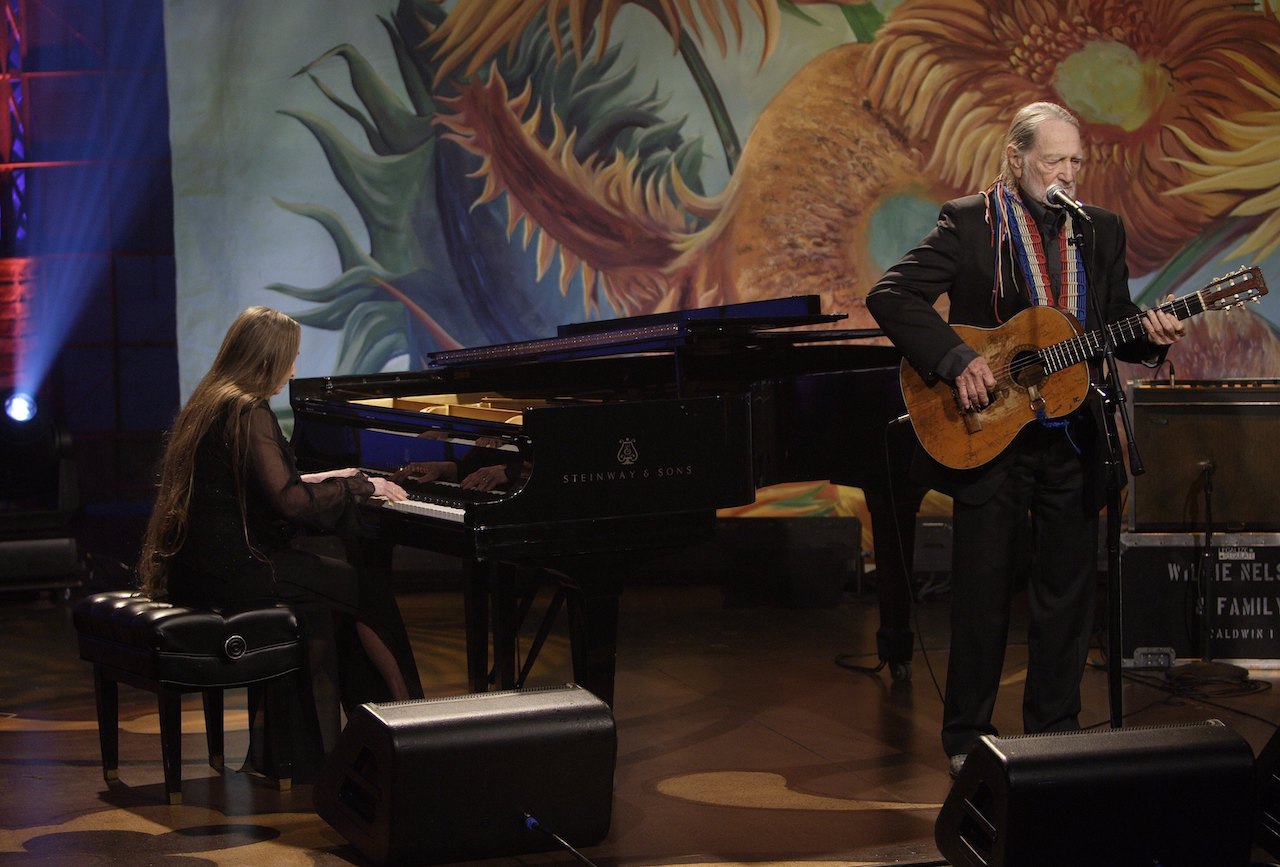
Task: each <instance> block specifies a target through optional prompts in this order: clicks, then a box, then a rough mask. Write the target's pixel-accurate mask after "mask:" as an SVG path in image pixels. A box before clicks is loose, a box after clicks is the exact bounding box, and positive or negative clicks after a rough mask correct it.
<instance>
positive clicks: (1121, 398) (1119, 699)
mask: <svg viewBox="0 0 1280 867" xmlns="http://www.w3.org/2000/svg"><path fill="white" fill-rule="evenodd" d="M1073 225H1074V221H1073ZM1091 225H1092V224H1091ZM1075 241H1076V244H1077V246H1079V247H1080V248H1081V250H1082V251H1083V250H1084V247H1085V243H1084V236H1083V235H1082V234H1081V233H1080V232H1078V231H1077V232H1076V236H1075ZM1088 253H1089V255H1088V256H1082V257H1081V258H1082V261H1083V262H1084V263H1085V266H1084V267H1085V285H1086V286H1087V287H1088V289H1087V293H1088V298H1089V311H1090V313H1091V314H1092V316H1093V317H1094V319H1095V321H1096V325H1097V326H1100V328H1098V331H1099V332H1100V333H1101V334H1102V345H1103V353H1102V354H1103V376H1104V382H1103V384H1102V386H1101V387H1098V386H1095V387H1094V388H1095V390H1096V391H1097V392H1098V394H1099V396H1100V399H1101V400H1102V409H1103V412H1102V418H1103V427H1104V430H1105V438H1106V453H1105V460H1106V484H1107V530H1106V532H1107V536H1106V539H1107V697H1108V706H1109V708H1110V711H1111V727H1112V728H1113V729H1118V728H1120V727H1121V726H1122V725H1123V724H1124V698H1123V694H1122V689H1121V687H1122V684H1123V673H1122V671H1123V670H1122V657H1121V653H1122V650H1121V646H1120V645H1121V642H1122V641H1123V635H1124V632H1123V629H1122V625H1123V621H1124V601H1123V597H1122V594H1121V577H1120V492H1121V490H1122V489H1123V487H1124V459H1123V457H1122V455H1121V452H1120V440H1119V431H1118V430H1117V428H1116V419H1115V417H1116V415H1117V414H1119V416H1120V420H1121V422H1122V423H1123V425H1124V430H1125V435H1126V437H1127V439H1128V442H1129V468H1130V471H1131V472H1132V473H1133V474H1134V475H1135V476H1138V475H1141V474H1142V473H1144V472H1146V467H1145V466H1144V465H1143V463H1142V456H1141V455H1140V454H1139V452H1138V445H1137V441H1136V440H1135V438H1134V435H1133V422H1132V420H1131V419H1130V418H1129V412H1128V408H1127V406H1126V398H1125V392H1124V388H1123V386H1122V385H1121V383H1120V368H1119V367H1118V365H1117V364H1116V354H1115V350H1116V345H1115V340H1114V338H1113V337H1112V335H1111V330H1110V328H1109V327H1108V325H1107V320H1106V318H1105V317H1104V314H1103V307H1102V304H1101V302H1100V301H1099V298H1098V295H1099V292H1100V289H1101V287H1099V285H1098V284H1097V282H1096V281H1095V280H1094V269H1093V267H1092V265H1093V255H1094V253H1095V250H1094V248H1093V247H1089V249H1088ZM1126 288H1127V287H1126Z"/></svg>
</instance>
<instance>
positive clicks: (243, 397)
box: [138, 307, 302, 596]
mask: <svg viewBox="0 0 1280 867" xmlns="http://www.w3.org/2000/svg"><path fill="white" fill-rule="evenodd" d="M301 339H302V330H301V328H299V326H298V323H297V322H295V321H293V320H292V319H290V318H289V317H288V316H286V315H285V314H283V313H281V312H279V311H278V310H272V309H271V308H269V307H250V308H249V309H247V310H245V311H244V312H243V313H241V314H240V315H239V316H237V317H236V320H235V322H233V323H231V327H230V328H228V329H227V334H226V336H225V337H223V338H222V346H221V348H219V349H218V355H217V357H216V358H215V359H214V360H213V366H212V367H210V368H209V372H208V373H206V374H205V375H204V378H203V379H201V380H200V382H199V384H198V385H196V387H195V390H194V391H193V392H192V393H191V397H190V398H189V399H188V400H187V403H186V406H184V407H183V408H182V411H181V412H179V413H178V418H177V419H176V420H175V421H174V424H173V429H172V430H171V431H170V432H169V435H168V437H167V441H166V443H165V449H164V456H163V458H162V461H161V467H160V486H159V490H158V491H157V493H156V502H155V506H154V508H153V509H152V511H151V518H150V520H148V522H147V529H146V532H145V533H144V534H143V538H142V554H141V556H140V558H139V560H138V577H139V579H140V581H141V586H142V590H143V592H144V593H146V594H147V595H149V596H162V595H164V593H165V591H166V589H167V587H168V577H169V561H170V560H171V559H172V558H173V556H174V555H175V554H177V553H178V551H179V550H180V549H181V548H182V543H183V540H184V539H185V538H186V535H187V521H188V511H189V509H190V506H191V489H192V485H193V482H194V478H195V456H196V449H197V447H198V446H199V445H200V441H201V440H202V439H203V438H204V435H205V434H206V433H207V432H208V431H209V428H210V427H212V426H213V425H214V423H215V422H217V421H218V420H219V419H222V420H223V422H224V424H225V425H226V428H225V435H226V438H227V441H228V442H229V443H231V455H232V465H233V468H234V471H235V475H236V480H237V485H236V487H237V490H238V491H239V496H240V514H241V520H242V521H243V516H244V484H243V475H242V470H243V464H244V458H245V453H246V450H247V447H248V442H247V439H248V438H247V436H246V428H247V424H248V413H246V412H244V411H243V410H245V409H247V408H248V407H249V406H251V405H253V404H254V403H255V402H256V401H259V400H266V399H268V398H270V397H271V396H272V395H274V394H275V393H276V392H278V391H280V389H281V388H283V387H284V385H285V383H287V382H288V381H289V375H290V373H292V371H293V364H294V361H295V360H296V359H297V357H298V346H299V343H300V342H301Z"/></svg>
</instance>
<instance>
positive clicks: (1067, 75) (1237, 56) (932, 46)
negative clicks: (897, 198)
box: [866, 0, 1280, 274]
mask: <svg viewBox="0 0 1280 867" xmlns="http://www.w3.org/2000/svg"><path fill="white" fill-rule="evenodd" d="M867 70H868V72H869V76H868V78H867V80H866V86H867V94H868V96H869V97H870V99H871V100H872V102H873V104H874V105H875V106H876V107H877V108H878V109H880V110H881V111H882V112H884V114H885V115H886V117H887V118H888V119H889V120H890V122H892V123H893V124H895V125H896V126H897V127H899V128H900V130H901V132H902V134H903V135H904V137H905V138H906V139H907V141H908V142H909V144H910V145H911V146H912V147H914V148H918V149H919V150H920V151H921V152H922V153H923V154H924V155H925V158H926V170H927V171H928V172H930V173H931V174H934V175H936V176H937V177H939V178H940V179H942V180H944V181H945V182H947V183H949V184H952V185H954V186H955V188H956V189H957V191H961V190H963V191H972V190H975V189H979V188H982V187H985V186H986V185H987V184H988V183H989V182H990V181H991V179H992V178H994V177H995V174H996V171H997V163H998V159H999V153H1000V146H1001V144H1002V140H1003V136H1004V133H1005V131H1006V129H1007V126H1008V118H1009V115H1010V113H1011V111H1012V110H1013V109H1014V108H1015V107H1017V106H1020V105H1023V104H1025V103H1028V102H1033V101H1036V100H1049V101H1052V102H1058V103H1060V104H1062V105H1064V106H1066V107H1067V108H1069V109H1071V110H1072V111H1073V112H1074V113H1075V114H1076V115H1077V116H1078V117H1079V118H1080V121H1081V125H1082V132H1083V134H1084V139H1085V141H1086V143H1087V147H1088V154H1087V162H1088V166H1089V168H1088V174H1087V175H1086V176H1085V187H1086V189H1087V191H1088V193H1089V198H1090V199H1092V200H1093V201H1097V202H1098V203H1100V204H1102V205H1104V206H1106V207H1108V208H1111V209H1113V210H1115V211H1116V212H1118V213H1119V214H1120V215H1121V216H1122V217H1123V218H1124V219H1125V222H1126V223H1127V225H1128V227H1129V263H1130V267H1131V269H1132V270H1133V271H1134V272H1135V273H1136V274H1143V273H1146V272H1149V271H1151V270H1153V269H1155V268H1157V267H1159V266H1160V265H1161V264H1163V263H1164V262H1165V261H1167V260H1168V258H1169V256H1170V255H1171V254H1172V253H1173V252H1175V251H1177V250H1178V249H1179V248H1181V247H1182V246H1183V245H1184V244H1186V243H1187V242H1188V241H1190V240H1191V239H1192V238H1194V237H1196V236H1197V235H1198V234H1200V233H1201V232H1202V231H1203V230H1204V229H1205V228H1206V227H1207V225H1208V224H1209V223H1211V222H1212V221H1214V220H1216V219H1218V218H1220V217H1221V216H1223V215H1225V214H1227V213H1229V212H1231V211H1232V210H1233V208H1235V207H1237V206H1238V205H1239V203H1240V202H1241V200H1242V198H1244V197H1245V196H1246V195H1247V193H1243V192H1242V191H1240V190H1237V189H1234V188H1230V187H1228V186H1227V185H1219V186H1217V187H1212V186H1209V185H1197V186H1191V182H1193V181H1195V180H1197V179H1198V178H1199V177H1200V175H1199V174H1198V173H1197V167H1198V166H1203V165H1205V164H1206V162H1205V161H1206V160H1211V159H1216V155H1217V154H1218V153H1220V152H1223V151H1231V150H1232V149H1233V148H1234V147H1235V146H1236V142H1235V141H1234V140H1233V139H1235V136H1233V135H1231V134H1230V128H1229V125H1228V124H1224V123H1218V122H1217V119H1221V120H1223V121H1227V122H1230V121H1231V120H1232V119H1233V118H1237V117H1240V116H1248V115H1249V114H1250V113H1251V112H1256V111H1265V110H1267V109H1268V108H1270V107H1271V106H1269V105H1268V97H1267V94H1274V93H1277V92H1280V22H1277V19H1276V14H1275V12H1274V11H1272V10H1271V9H1270V8H1269V7H1267V8H1264V9H1263V10H1262V11H1254V10H1252V9H1248V8H1245V9H1242V8H1241V6H1240V4H1238V3H1234V2H1231V0H907V2H905V3H903V4H902V5H901V6H899V7H898V8H897V9H896V10H894V12H893V13H892V14H891V16H890V17H889V19H888V21H887V22H886V24H885V26H884V27H883V28H882V29H881V31H880V33H879V35H878V36H877V38H876V41H875V46H874V55H873V57H872V59H871V62H870V63H869V64H868V66H867ZM1173 189H1178V190H1180V192H1179V193H1178V195H1176V196H1169V195H1165V193H1166V192H1167V191H1170V190H1173Z"/></svg>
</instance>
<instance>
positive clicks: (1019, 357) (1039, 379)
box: [1009, 347, 1046, 388]
mask: <svg viewBox="0 0 1280 867" xmlns="http://www.w3.org/2000/svg"><path fill="white" fill-rule="evenodd" d="M1009 378H1010V379H1011V380H1013V382H1014V383H1015V384H1016V385H1018V386H1020V387H1022V388H1032V387H1033V386H1039V385H1040V384H1041V383H1043V382H1044V381H1045V378H1046V374H1045V372H1044V364H1042V363H1041V361H1040V355H1039V353H1038V352H1037V350H1036V349H1035V348H1034V347H1028V348H1027V349H1024V350H1018V351H1017V352H1014V353H1013V355H1012V357H1011V358H1010V360H1009Z"/></svg>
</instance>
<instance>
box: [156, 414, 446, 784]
mask: <svg viewBox="0 0 1280 867" xmlns="http://www.w3.org/2000/svg"><path fill="white" fill-rule="evenodd" d="M244 412H246V413H248V419H247V421H248V437H247V443H246V453H245V459H244V461H243V467H244V470H243V476H244V480H245V481H244V486H243V487H244V496H243V520H242V518H241V496H240V491H239V486H238V485H237V482H236V476H235V471H234V468H233V463H232V455H231V444H230V441H229V439H228V437H227V435H226V426H225V424H223V423H220V422H218V423H215V424H214V425H213V426H212V427H211V428H210V430H209V432H208V433H207V434H206V435H205V437H204V439H203V440H202V441H201V442H200V445H199V447H198V449H197V452H196V457H195V478H194V483H193V485H192V496H191V504H190V511H189V516H190V517H189V521H188V528H187V535H186V538H185V539H184V540H183V543H182V547H181V549H180V550H179V552H178V553H177V555H176V556H175V557H174V559H173V562H172V564H171V568H170V574H169V596H170V598H172V599H173V600H174V601H175V602H179V603H182V604H193V605H207V606H214V607H230V606H234V605H238V604H243V603H254V602H262V601H264V600H273V601H274V600H278V601H283V602H286V603H288V604H289V605H290V606H292V607H293V608H294V610H295V611H297V612H298V616H299V618H300V619H301V620H302V622H303V627H304V631H305V632H306V636H307V644H308V658H309V661H310V665H311V672H310V675H311V676H310V677H309V678H302V679H301V680H302V681H303V689H306V690H310V691H311V692H312V695H311V696H309V697H304V698H310V699H312V701H311V702H310V703H313V704H314V705H315V708H316V713H315V714H314V715H311V714H295V715H294V717H295V718H298V717H301V722H300V723H299V725H298V731H296V732H294V735H295V736H294V737H293V743H294V745H295V756H294V779H296V780H298V781H299V782H306V781H308V780H309V779H311V778H313V777H314V774H315V772H316V771H318V770H319V767H320V765H321V764H322V763H323V760H324V756H325V755H327V753H328V752H329V751H330V750H332V749H333V747H334V745H335V743H336V741H337V737H338V734H339V731H340V727H341V717H340V713H339V709H340V706H341V707H342V708H346V709H347V710H348V712H349V711H351V710H353V709H354V708H356V707H358V706H359V705H361V704H363V703H365V702H381V701H389V700H391V698H392V695H391V693H390V691H389V690H388V688H387V685H386V683H385V681H384V680H383V678H382V677H381V675H379V674H378V672H377V670H376V669H375V668H374V666H373V664H372V663H371V662H370V660H369V658H368V656H367V655H366V653H365V652H364V649H363V647H362V646H361V645H360V642H359V639H358V638H357V636H356V629H355V624H356V622H357V621H359V622H362V623H364V624H366V625H367V626H369V627H370V628H372V629H373V631H374V632H375V633H377V635H378V636H379V637H380V638H381V639H382V641H383V642H384V643H385V644H386V645H387V647H388V648H389V649H390V650H391V653H392V655H393V656H394V657H395V659H396V661H397V663H398V664H399V667H400V671H401V673H402V675H403V677H404V680H405V683H406V684H407V685H408V688H409V694H410V696H411V697H415V698H420V697H421V696H422V685H421V682H420V681H419V678H418V669H417V665H416V663H415V662H414V658H413V651H412V648H411V646H410V644H409V639H408V635H407V634H406V632H405V627H404V621H403V619H402V617H401V615H400V609H399V606H398V605H397V604H396V600H395V596H394V594H393V593H392V588H391V585H390V580H389V579H390V576H389V575H388V574H386V572H385V571H379V570H375V569H373V568H370V567H371V565H372V562H373V561H372V559H371V558H370V557H367V556H365V553H364V549H365V543H366V540H363V539H361V538H360V534H359V530H358V523H359V522H358V520H357V509H358V508H359V505H360V504H361V503H363V502H364V501H365V500H367V499H368V498H369V497H370V496H371V495H372V494H373V484H372V483H371V482H370V481H369V480H368V479H367V478H366V477H364V476H363V475H354V476H345V477H337V478H330V479H326V480H325V481H323V482H318V483H308V482H304V481H302V479H301V477H300V476H299V473H298V470H297V466H296V464H295V462H294V457H293V451H292V449H291V448H290V447H289V444H288V442H286V440H285V438H284V434H283V432H282V431H281V430H280V425H279V423H278V422H277V421H276V417H275V414H274V413H272V411H271V409H270V407H269V406H268V405H267V403H266V401H259V402H258V403H256V404H254V405H253V406H252V407H251V408H249V409H246V410H244ZM301 529H312V530H322V531H330V532H335V533H337V534H339V535H340V536H341V537H342V539H343V542H344V543H345V545H346V549H347V552H348V558H347V562H344V561H342V560H338V559H335V558H331V557H323V556H319V555H317V554H314V553H310V552H307V551H303V550H298V549H296V548H294V547H292V545H291V540H292V539H293V538H294V537H295V536H296V535H297V533H298V532H299V530H301ZM353 564H354V565H353ZM357 567H358V568H357ZM257 700H258V696H257V694H256V691H251V694H250V734H251V740H250V743H251V748H250V756H249V764H251V765H255V766H257V765H258V763H257V761H255V760H256V759H259V758H260V753H259V750H260V748H261V745H262V744H263V739H262V737H261V731H260V725H261V721H260V715H259V714H257V713H256V710H257V708H256V705H257V703H258V701H257ZM304 706H305V704H304Z"/></svg>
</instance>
